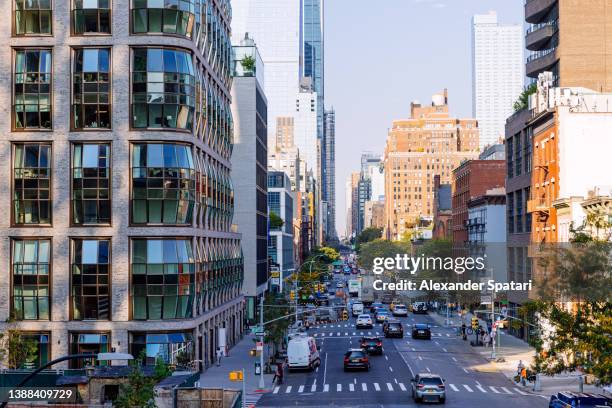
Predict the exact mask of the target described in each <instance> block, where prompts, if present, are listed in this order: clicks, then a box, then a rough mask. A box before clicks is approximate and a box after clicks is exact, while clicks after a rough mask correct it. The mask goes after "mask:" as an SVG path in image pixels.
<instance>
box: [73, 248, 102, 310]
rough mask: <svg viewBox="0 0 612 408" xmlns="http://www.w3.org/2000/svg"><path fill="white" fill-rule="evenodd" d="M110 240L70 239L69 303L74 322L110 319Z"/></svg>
mask: <svg viewBox="0 0 612 408" xmlns="http://www.w3.org/2000/svg"><path fill="white" fill-rule="evenodd" d="M110 244H111V242H110V240H109V239H73V240H72V252H71V261H70V267H71V279H72V288H71V299H72V319H73V320H88V319H93V320H108V319H109V318H110V299H109V296H110V295H109V281H110V278H109V275H110Z"/></svg>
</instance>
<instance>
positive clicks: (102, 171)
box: [72, 143, 111, 225]
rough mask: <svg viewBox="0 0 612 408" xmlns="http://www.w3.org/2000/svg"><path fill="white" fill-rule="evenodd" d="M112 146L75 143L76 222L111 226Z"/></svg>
mask: <svg viewBox="0 0 612 408" xmlns="http://www.w3.org/2000/svg"><path fill="white" fill-rule="evenodd" d="M110 184H111V181H110V145H109V144H106V143H100V144H98V143H88V144H81V143H79V144H74V145H73V148H72V222H73V223H74V224H77V225H83V224H109V223H110V221H111V199H110V189H111V185H110Z"/></svg>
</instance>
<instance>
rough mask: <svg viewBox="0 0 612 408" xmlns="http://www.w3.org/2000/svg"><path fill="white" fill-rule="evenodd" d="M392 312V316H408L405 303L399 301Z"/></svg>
mask: <svg viewBox="0 0 612 408" xmlns="http://www.w3.org/2000/svg"><path fill="white" fill-rule="evenodd" d="M392 313H393V316H408V308H407V307H406V305H403V304H401V303H399V304H397V305H395V307H394V308H393V312H392Z"/></svg>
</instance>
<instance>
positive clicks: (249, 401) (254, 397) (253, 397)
mask: <svg viewBox="0 0 612 408" xmlns="http://www.w3.org/2000/svg"><path fill="white" fill-rule="evenodd" d="M262 396H263V394H260V393H257V394H256V393H247V394H246V397H245V399H244V402H245V406H246V407H247V408H251V407H255V406H256V405H257V402H258V401H259V400H260V399H261V397H262Z"/></svg>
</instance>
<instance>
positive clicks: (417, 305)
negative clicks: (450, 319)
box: [412, 302, 427, 314]
mask: <svg viewBox="0 0 612 408" xmlns="http://www.w3.org/2000/svg"><path fill="white" fill-rule="evenodd" d="M412 313H414V314H417V313H421V314H427V304H426V303H425V302H414V303H413V304H412Z"/></svg>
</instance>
